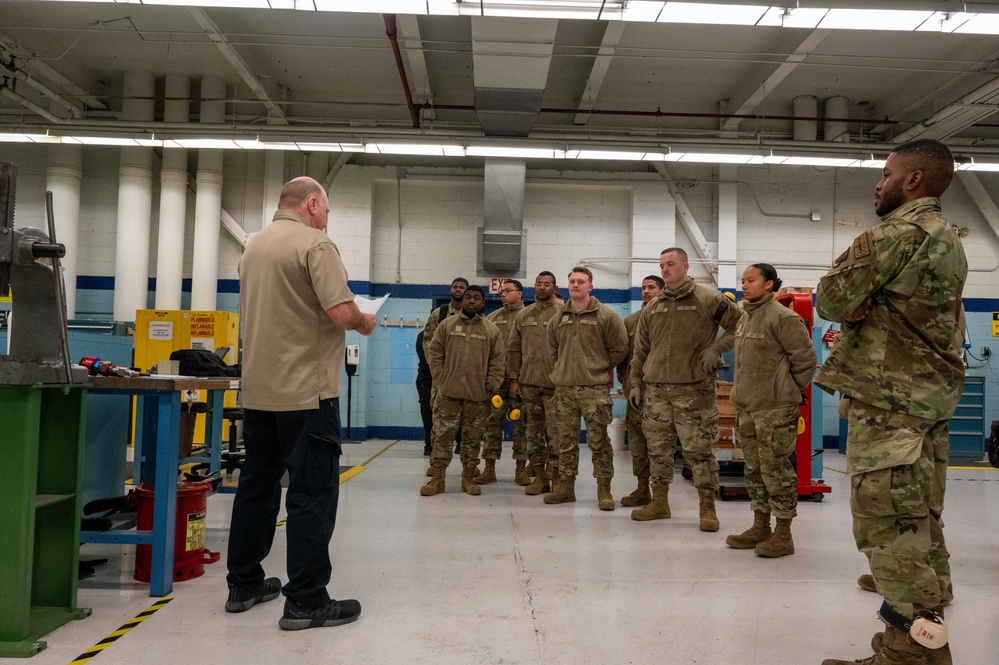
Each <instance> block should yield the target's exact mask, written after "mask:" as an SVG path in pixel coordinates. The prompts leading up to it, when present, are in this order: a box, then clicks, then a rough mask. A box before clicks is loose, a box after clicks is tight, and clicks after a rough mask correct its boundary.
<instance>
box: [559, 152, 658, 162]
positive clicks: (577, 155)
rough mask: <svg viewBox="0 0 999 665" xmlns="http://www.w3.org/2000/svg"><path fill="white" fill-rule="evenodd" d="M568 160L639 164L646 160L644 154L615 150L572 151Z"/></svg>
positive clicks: (566, 156)
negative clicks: (603, 160)
mask: <svg viewBox="0 0 999 665" xmlns="http://www.w3.org/2000/svg"><path fill="white" fill-rule="evenodd" d="M565 158H566V159H606V160H611V161H628V162H637V161H641V160H642V159H644V158H645V153H644V152H625V151H614V150H570V151H568V152H566V153H565Z"/></svg>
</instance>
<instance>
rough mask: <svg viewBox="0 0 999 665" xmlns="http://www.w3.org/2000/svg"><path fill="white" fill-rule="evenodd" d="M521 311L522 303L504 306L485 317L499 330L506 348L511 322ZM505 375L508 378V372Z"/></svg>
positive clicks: (508, 344)
mask: <svg viewBox="0 0 999 665" xmlns="http://www.w3.org/2000/svg"><path fill="white" fill-rule="evenodd" d="M523 309H524V303H522V302H518V303H516V304H514V305H510V306H509V307H508V306H506V305H504V306H503V307H500V308H499V309H498V310H496V311H495V312H493V313H491V314H490V315H489V316H487V317H486V318H487V319H489V320H490V321H492V322H493V324H494V325H495V326H496V327H497V328H499V330H500V334H502V335H503V342H504V343H505V344H506V346H507V348H509V346H510V333H511V332H512V331H513V321H514V319H516V318H517V315H518V314H520V312H521V311H522V310H523ZM506 374H507V376H509V371H506Z"/></svg>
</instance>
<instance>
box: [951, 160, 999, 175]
mask: <svg viewBox="0 0 999 665" xmlns="http://www.w3.org/2000/svg"><path fill="white" fill-rule="evenodd" d="M957 168H958V170H959V171H991V172H993V173H999V164H986V163H984V162H971V163H970V164H961V165H960V166H958V167H957Z"/></svg>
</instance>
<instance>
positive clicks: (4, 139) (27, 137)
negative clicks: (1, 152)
mask: <svg viewBox="0 0 999 665" xmlns="http://www.w3.org/2000/svg"><path fill="white" fill-rule="evenodd" d="M34 139H35V137H34V136H33V135H31V134H4V133H2V132H0V143H34V142H35V140H34Z"/></svg>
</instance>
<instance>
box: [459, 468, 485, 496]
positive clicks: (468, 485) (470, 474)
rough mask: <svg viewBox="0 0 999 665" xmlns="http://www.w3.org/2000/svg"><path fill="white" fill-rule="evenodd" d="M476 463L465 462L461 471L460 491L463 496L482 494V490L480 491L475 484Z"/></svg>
mask: <svg viewBox="0 0 999 665" xmlns="http://www.w3.org/2000/svg"><path fill="white" fill-rule="evenodd" d="M478 463H479V461H478V460H471V461H468V462H465V466H464V468H463V469H462V472H461V491H462V492H464V493H465V494H470V495H472V496H479V495H480V494H482V490H480V489H479V486H478V485H476V484H475V467H476V465H477V464H478Z"/></svg>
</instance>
